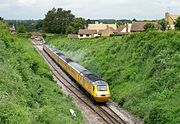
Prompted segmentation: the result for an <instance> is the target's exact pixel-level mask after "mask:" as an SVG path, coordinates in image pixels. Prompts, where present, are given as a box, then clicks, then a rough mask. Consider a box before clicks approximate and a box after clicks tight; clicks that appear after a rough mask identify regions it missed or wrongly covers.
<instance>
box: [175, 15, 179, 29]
mask: <svg viewBox="0 0 180 124" xmlns="http://www.w3.org/2000/svg"><path fill="white" fill-rule="evenodd" d="M175 29H176V30H180V17H178V18H177V20H176V23H175Z"/></svg>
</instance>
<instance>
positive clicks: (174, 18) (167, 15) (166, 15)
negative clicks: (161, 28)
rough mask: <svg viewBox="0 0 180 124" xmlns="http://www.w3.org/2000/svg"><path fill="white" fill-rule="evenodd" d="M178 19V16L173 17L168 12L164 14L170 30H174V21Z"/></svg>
mask: <svg viewBox="0 0 180 124" xmlns="http://www.w3.org/2000/svg"><path fill="white" fill-rule="evenodd" d="M178 17H180V15H173V14H170V13H168V12H166V13H165V20H166V21H167V22H168V24H169V27H170V29H174V28H175V27H174V26H175V25H174V24H175V22H176V19H177V18H178Z"/></svg>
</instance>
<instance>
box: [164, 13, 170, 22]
mask: <svg viewBox="0 0 180 124" xmlns="http://www.w3.org/2000/svg"><path fill="white" fill-rule="evenodd" d="M169 17H170V13H169V12H166V13H165V20H166V21H168V22H169Z"/></svg>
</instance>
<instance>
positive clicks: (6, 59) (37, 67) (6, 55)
mask: <svg viewBox="0 0 180 124" xmlns="http://www.w3.org/2000/svg"><path fill="white" fill-rule="evenodd" d="M71 108H72V109H74V110H75V111H76V112H77V113H76V114H77V117H76V118H73V117H72V116H71V115H70V113H69V109H71ZM82 120H83V118H82V115H81V113H80V111H79V110H77V109H76V107H75V106H74V104H73V103H72V102H71V99H70V98H68V97H67V96H65V95H64V94H63V93H62V91H61V90H60V89H59V87H58V86H57V84H56V82H55V81H53V78H52V74H51V73H50V70H49V67H48V66H47V64H46V63H45V62H44V60H43V59H42V57H40V55H39V54H38V53H37V51H36V50H35V49H34V47H33V46H32V44H31V43H30V41H28V40H26V39H23V38H19V37H17V36H13V35H11V34H10V33H9V32H7V31H5V30H0V123H1V124H29V123H31V124H45V123H46V124H79V123H82V122H83V121H82Z"/></svg>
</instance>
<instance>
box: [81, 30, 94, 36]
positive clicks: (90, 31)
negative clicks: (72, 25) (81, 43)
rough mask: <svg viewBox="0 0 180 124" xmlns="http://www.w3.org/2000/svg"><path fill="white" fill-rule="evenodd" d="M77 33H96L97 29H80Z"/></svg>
mask: <svg viewBox="0 0 180 124" xmlns="http://www.w3.org/2000/svg"><path fill="white" fill-rule="evenodd" d="M78 34H84V35H86V34H97V30H89V29H80V30H79V32H78Z"/></svg>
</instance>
